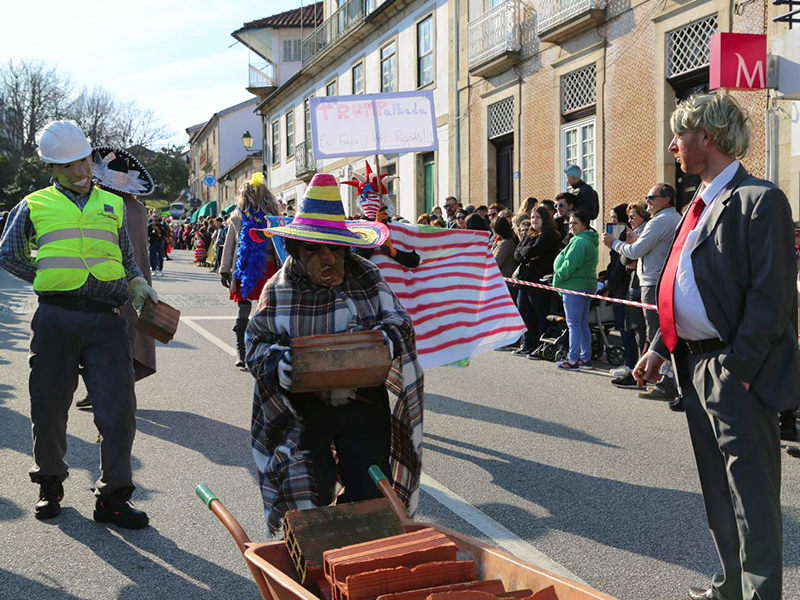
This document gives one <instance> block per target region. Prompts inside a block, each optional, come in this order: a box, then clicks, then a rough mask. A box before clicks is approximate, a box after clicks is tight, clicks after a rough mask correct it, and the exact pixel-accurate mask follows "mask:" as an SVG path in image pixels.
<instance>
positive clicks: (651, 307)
mask: <svg viewBox="0 0 800 600" xmlns="http://www.w3.org/2000/svg"><path fill="white" fill-rule="evenodd" d="M503 279H505V280H506V281H507V282H508V283H511V284H514V285H527V286H530V287H535V288H539V289H542V290H548V291H551V292H559V293H561V294H572V295H573V296H583V297H584V298H597V299H598V300H605V301H606V302H616V303H617V304H624V305H626V306H635V307H637V308H643V309H645V310H654V311H656V312H658V307H657V306H656V305H655V304H644V303H643V302H634V301H633V300H624V299H622V298H609V297H608V296H600V295H598V294H587V293H585V292H576V291H574V290H565V289H563V288H557V287H553V286H552V285H545V284H543V283H533V282H532V281H523V280H522V279H513V278H511V277H503Z"/></svg>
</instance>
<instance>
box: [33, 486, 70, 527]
mask: <svg viewBox="0 0 800 600" xmlns="http://www.w3.org/2000/svg"><path fill="white" fill-rule="evenodd" d="M63 498H64V486H63V485H61V482H60V481H59V480H58V479H55V478H54V477H43V478H42V479H41V480H40V481H39V502H37V503H36V507H35V508H34V509H33V514H34V515H35V516H36V518H37V519H52V518H53V517H57V516H58V515H59V514H61V504H60V503H61V500H62V499H63Z"/></svg>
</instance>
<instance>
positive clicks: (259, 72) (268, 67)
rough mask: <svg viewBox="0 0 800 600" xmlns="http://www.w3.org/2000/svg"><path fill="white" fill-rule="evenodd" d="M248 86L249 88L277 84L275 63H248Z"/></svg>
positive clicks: (260, 87)
mask: <svg viewBox="0 0 800 600" xmlns="http://www.w3.org/2000/svg"><path fill="white" fill-rule="evenodd" d="M249 67H250V68H249V69H248V80H247V82H248V84H249V85H248V87H249V88H251V89H263V88H271V87H276V86H277V85H278V81H277V78H276V77H275V65H274V64H272V63H271V62H269V61H267V62H265V63H263V64H257V65H253V64H251V65H249Z"/></svg>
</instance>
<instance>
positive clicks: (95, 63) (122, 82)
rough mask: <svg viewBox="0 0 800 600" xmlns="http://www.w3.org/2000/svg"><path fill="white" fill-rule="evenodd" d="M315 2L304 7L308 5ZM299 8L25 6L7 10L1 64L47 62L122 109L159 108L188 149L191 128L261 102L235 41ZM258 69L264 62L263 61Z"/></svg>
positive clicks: (180, 1)
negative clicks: (255, 24)
mask: <svg viewBox="0 0 800 600" xmlns="http://www.w3.org/2000/svg"><path fill="white" fill-rule="evenodd" d="M308 3H309V2H304V4H308ZM299 6H300V1H299V0H288V1H287V0H284V1H279V0H259V1H257V0H236V1H229V2H212V1H208V0H191V1H186V0H161V1H160V2H156V1H153V0H144V1H138V2H108V1H105V2H98V1H96V0H76V1H73V2H65V1H63V0H62V1H60V2H54V1H52V0H45V1H38V2H37V1H35V0H18V1H16V2H7V3H5V6H4V7H3V11H2V12H3V32H2V35H0V60H1V61H2V62H5V61H6V60H7V59H8V58H9V57H15V58H21V57H29V58H40V59H43V60H46V61H48V62H50V63H53V64H55V65H57V66H58V67H60V68H62V69H63V70H64V72H65V73H69V74H70V75H71V77H72V81H73V83H74V84H75V86H76V87H78V88H80V87H81V86H83V85H87V86H89V87H92V86H102V87H103V88H105V89H106V90H108V91H109V92H111V93H112V94H114V96H115V97H116V98H118V99H119V100H120V101H128V100H135V101H136V102H137V103H138V104H139V105H141V106H150V107H152V108H154V109H155V110H156V111H157V113H158V115H159V116H160V118H161V120H162V122H163V123H164V124H165V125H166V126H167V127H169V128H170V130H171V131H172V132H173V138H172V139H171V141H172V142H174V143H186V142H187V141H188V137H187V135H186V133H185V131H184V130H185V129H186V127H188V126H190V125H193V124H195V123H199V122H201V121H205V120H206V119H208V118H209V117H210V116H211V115H212V114H213V113H215V112H216V111H218V110H221V109H223V108H225V107H227V106H231V105H233V104H236V103H238V102H242V101H243V100H247V99H248V98H251V97H252V96H251V94H249V93H248V92H247V90H245V85H246V83H247V64H248V50H247V48H246V47H244V46H242V45H241V44H238V43H237V44H236V45H234V46H233V47H231V48H229V46H231V44H234V43H235V42H236V40H235V39H233V38H232V37H231V35H230V34H231V32H233V31H234V30H236V29H238V28H239V27H241V26H242V24H243V23H245V22H246V21H252V20H255V19H260V18H262V17H266V16H269V15H272V14H275V13H279V12H282V11H284V10H288V9H290V8H295V7H299ZM253 60H254V62H258V61H259V60H260V58H259V57H257V56H255V55H253Z"/></svg>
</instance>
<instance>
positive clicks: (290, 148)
mask: <svg viewBox="0 0 800 600" xmlns="http://www.w3.org/2000/svg"><path fill="white" fill-rule="evenodd" d="M286 158H294V109H293V108H292V109H290V110H289V112H287V113H286Z"/></svg>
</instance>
